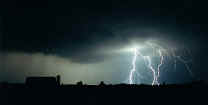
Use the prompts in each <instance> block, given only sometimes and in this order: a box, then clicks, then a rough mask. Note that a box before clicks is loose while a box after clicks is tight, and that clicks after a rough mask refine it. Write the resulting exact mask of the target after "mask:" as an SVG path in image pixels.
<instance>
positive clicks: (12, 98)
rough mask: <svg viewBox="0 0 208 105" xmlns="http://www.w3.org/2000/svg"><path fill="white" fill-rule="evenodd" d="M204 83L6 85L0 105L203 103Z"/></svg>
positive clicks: (207, 94)
mask: <svg viewBox="0 0 208 105" xmlns="http://www.w3.org/2000/svg"><path fill="white" fill-rule="evenodd" d="M207 87H208V85H206V84H201V83H192V84H186V85H161V86H148V85H125V84H121V85H98V86H95V85H61V86H54V87H41V86H38V87H37V86H36V87H29V86H27V85H24V84H7V85H4V86H1V89H0V105H100V104H101V105H109V104H114V105H119V104H123V105H131V104H133V105H142V104H143V105H145V104H166V105H169V104H176V105H179V104H185V105H187V104H196V105H201V104H204V105H207V101H208V92H207Z"/></svg>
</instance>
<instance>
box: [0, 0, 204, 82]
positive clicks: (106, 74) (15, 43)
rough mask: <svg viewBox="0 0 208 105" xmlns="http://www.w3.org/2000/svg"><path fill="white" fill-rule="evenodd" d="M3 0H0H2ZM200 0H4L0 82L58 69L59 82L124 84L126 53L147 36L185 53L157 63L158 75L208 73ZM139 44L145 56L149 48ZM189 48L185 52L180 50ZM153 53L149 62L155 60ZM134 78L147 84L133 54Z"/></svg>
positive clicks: (174, 78)
mask: <svg viewBox="0 0 208 105" xmlns="http://www.w3.org/2000/svg"><path fill="white" fill-rule="evenodd" d="M1 2H2V1H1ZM206 4H207V3H206V2H205V1H202V0H172V1H170V0H144V1H140V0H135V1H132V0H128V1H127V0H126V1H125V2H123V1H120V0H112V1H108V0H103V1H101V0H75V1H70V0H68V2H66V1H61V0H58V1H54V0H48V1H47V0H29V1H28V0H8V1H5V2H2V3H0V12H1V14H0V36H1V37H0V39H1V40H0V42H1V43H0V44H1V50H0V51H1V52H0V82H1V81H8V82H24V79H25V77H27V76H56V75H57V74H59V75H61V79H62V82H63V83H76V82H78V81H83V82H84V83H88V84H98V83H99V82H100V81H104V82H106V83H112V84H117V83H127V82H128V76H129V71H130V69H131V68H132V65H131V62H132V58H133V53H132V52H125V51H123V49H128V48H131V47H132V46H135V44H136V45H138V46H145V45H144V43H146V42H148V41H153V42H154V43H157V44H159V45H160V46H162V47H163V48H166V49H176V53H177V54H180V55H183V57H184V59H188V60H191V62H189V64H188V65H189V66H190V68H191V71H192V72H193V75H192V76H190V74H189V73H188V71H187V70H186V67H185V65H184V64H183V63H181V62H178V63H177V69H174V66H173V65H174V64H173V63H172V62H173V61H172V60H165V62H166V63H165V64H164V65H163V66H161V68H162V70H161V76H160V78H159V82H160V83H163V82H166V83H186V82H190V81H193V80H198V79H201V80H208V76H207V75H208V71H207V68H206V66H207V59H208V56H207V53H208V49H207V48H208V47H207V45H208V41H207V38H208V37H207V34H208V26H207V25H208V20H207V19H208V15H207V10H208V9H207V5H206ZM148 49H149V48H144V49H143V50H142V51H143V53H144V54H146V55H151V53H152V51H151V50H148ZM187 52H189V53H187ZM156 59H157V58H155V61H153V62H154V64H157V63H158V61H157V60H156ZM136 64H137V71H138V72H139V73H140V74H141V76H140V77H138V78H137V79H136V82H135V83H138V84H140V83H145V84H151V82H152V79H153V78H152V76H151V71H150V70H148V68H146V66H145V64H144V62H142V60H141V59H138V60H137V62H136Z"/></svg>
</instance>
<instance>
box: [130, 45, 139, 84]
mask: <svg viewBox="0 0 208 105" xmlns="http://www.w3.org/2000/svg"><path fill="white" fill-rule="evenodd" d="M133 51H134V57H133V60H132V69H131V71H130V76H129V84H133V74H134V72H135V71H136V59H137V49H136V48H134V49H133Z"/></svg>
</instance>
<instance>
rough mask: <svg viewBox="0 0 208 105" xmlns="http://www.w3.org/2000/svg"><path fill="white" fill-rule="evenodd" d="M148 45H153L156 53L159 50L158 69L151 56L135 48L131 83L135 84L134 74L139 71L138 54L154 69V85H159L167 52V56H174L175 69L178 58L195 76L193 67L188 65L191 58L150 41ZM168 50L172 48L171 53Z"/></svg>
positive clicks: (130, 75) (130, 77)
mask: <svg viewBox="0 0 208 105" xmlns="http://www.w3.org/2000/svg"><path fill="white" fill-rule="evenodd" d="M148 45H149V47H151V48H152V49H153V53H154V51H156V52H157V54H156V55H157V56H158V57H159V59H160V60H159V64H158V65H157V69H155V68H154V67H153V61H152V59H151V56H144V55H143V54H142V53H141V52H140V51H139V49H137V48H133V54H134V55H133V59H132V69H131V70H130V74H129V84H135V81H134V78H135V77H134V75H135V73H137V72H136V61H137V59H138V56H140V57H141V58H142V59H143V60H144V62H145V65H146V66H147V67H148V68H149V69H150V70H151V71H152V76H153V80H152V85H159V82H158V80H159V77H160V72H161V67H162V65H164V64H165V62H164V57H165V54H167V57H168V56H171V57H169V58H174V68H175V69H176V64H177V60H178V61H180V62H181V63H183V64H184V65H185V67H186V69H187V70H188V72H189V73H190V74H191V76H193V73H192V71H191V68H190V67H189V65H188V63H189V62H190V60H189V61H187V60H185V59H183V58H182V57H181V56H179V55H176V54H175V52H174V51H173V50H172V49H164V48H163V47H161V46H159V45H157V44H154V43H148ZM168 50H170V51H171V53H168ZM189 53H190V52H189Z"/></svg>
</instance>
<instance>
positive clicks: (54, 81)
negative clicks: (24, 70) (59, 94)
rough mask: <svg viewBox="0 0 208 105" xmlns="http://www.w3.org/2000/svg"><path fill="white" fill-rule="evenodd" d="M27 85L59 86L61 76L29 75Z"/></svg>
mask: <svg viewBox="0 0 208 105" xmlns="http://www.w3.org/2000/svg"><path fill="white" fill-rule="evenodd" d="M26 85H27V86H29V87H57V86H59V85H60V76H59V75H57V76H56V77H27V78H26Z"/></svg>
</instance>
